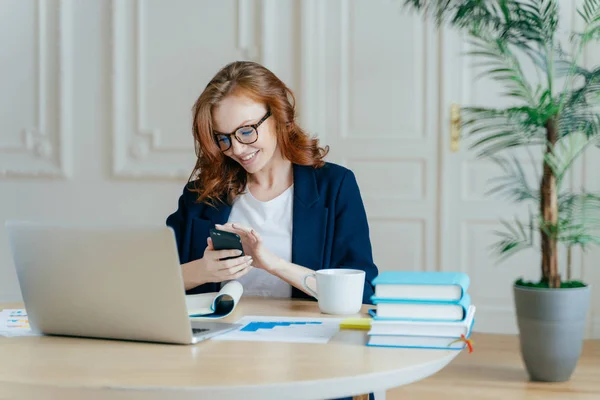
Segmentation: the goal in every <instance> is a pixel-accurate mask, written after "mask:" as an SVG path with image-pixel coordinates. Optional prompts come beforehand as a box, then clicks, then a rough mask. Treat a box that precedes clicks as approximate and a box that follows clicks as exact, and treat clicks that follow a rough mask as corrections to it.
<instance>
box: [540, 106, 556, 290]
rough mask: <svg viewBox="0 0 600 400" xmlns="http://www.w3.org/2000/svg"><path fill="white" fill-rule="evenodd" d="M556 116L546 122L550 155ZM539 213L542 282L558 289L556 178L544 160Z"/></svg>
mask: <svg viewBox="0 0 600 400" xmlns="http://www.w3.org/2000/svg"><path fill="white" fill-rule="evenodd" d="M556 121H557V116H553V117H551V118H549V119H548V121H547V122H546V139H547V144H546V153H552V152H553V149H554V146H555V145H556V142H557V141H558V131H557V127H556ZM540 195H541V202H540V213H541V215H542V227H541V229H540V233H541V245H542V246H541V247H542V280H543V281H545V282H547V283H548V286H549V287H551V288H557V287H560V274H559V272H558V252H557V240H556V237H557V232H556V230H557V229H558V194H557V190H556V176H555V175H554V171H553V170H552V168H550V165H548V163H547V162H546V161H545V160H544V173H543V176H542V182H541V187H540Z"/></svg>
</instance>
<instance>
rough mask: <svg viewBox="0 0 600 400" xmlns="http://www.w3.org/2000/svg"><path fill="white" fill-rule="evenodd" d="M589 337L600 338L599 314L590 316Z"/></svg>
mask: <svg viewBox="0 0 600 400" xmlns="http://www.w3.org/2000/svg"><path fill="white" fill-rule="evenodd" d="M591 325H592V327H591V329H590V337H589V339H600V316H599V315H596V316H592V319H591Z"/></svg>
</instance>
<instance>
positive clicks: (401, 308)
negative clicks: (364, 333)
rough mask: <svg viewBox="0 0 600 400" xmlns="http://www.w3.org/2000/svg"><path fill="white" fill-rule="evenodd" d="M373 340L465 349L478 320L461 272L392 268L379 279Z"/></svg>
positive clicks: (372, 343)
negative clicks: (395, 269) (398, 269)
mask: <svg viewBox="0 0 600 400" xmlns="http://www.w3.org/2000/svg"><path fill="white" fill-rule="evenodd" d="M373 284H374V286H375V294H374V295H373V297H371V300H372V301H373V304H375V310H371V315H372V316H373V320H372V321H371V328H370V330H369V333H368V335H369V337H368V341H367V345H368V346H383V347H404V348H429V349H444V350H461V349H463V348H464V347H465V345H466V344H467V339H469V338H470V335H471V331H472V329H473V324H474V322H475V305H473V304H471V297H470V296H469V294H468V293H467V290H468V288H469V284H470V279H469V276H468V275H467V274H465V273H461V272H420V271H386V272H382V273H380V274H379V275H378V276H377V277H376V278H375V279H374V280H373Z"/></svg>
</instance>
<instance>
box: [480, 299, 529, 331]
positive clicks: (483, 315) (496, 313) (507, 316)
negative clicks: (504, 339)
mask: <svg viewBox="0 0 600 400" xmlns="http://www.w3.org/2000/svg"><path fill="white" fill-rule="evenodd" d="M473 332H479V333H498V334H507V335H516V334H518V333H519V329H518V328H517V319H516V317H515V311H514V309H513V308H510V307H506V308H497V307H489V306H485V305H477V311H476V313H475V325H474V326H473Z"/></svg>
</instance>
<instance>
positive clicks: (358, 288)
mask: <svg viewBox="0 0 600 400" xmlns="http://www.w3.org/2000/svg"><path fill="white" fill-rule="evenodd" d="M365 276H366V275H365V271H361V270H358V269H350V268H334V269H321V270H318V271H316V272H313V273H310V274H306V275H305V276H304V279H303V280H302V284H303V285H304V287H305V288H306V290H307V291H308V292H309V293H310V294H311V295H312V296H313V297H314V298H316V299H317V300H318V302H319V309H320V310H321V312H322V313H325V314H356V313H358V312H359V311H360V308H361V306H362V298H363V291H364V289H365ZM311 277H313V278H315V279H316V281H317V292H318V294H317V293H315V291H314V290H312V289H311V288H310V287H309V286H308V285H307V284H306V280H307V279H308V278H311Z"/></svg>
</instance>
